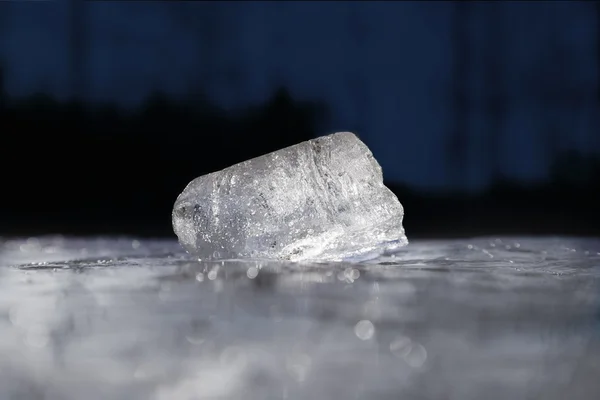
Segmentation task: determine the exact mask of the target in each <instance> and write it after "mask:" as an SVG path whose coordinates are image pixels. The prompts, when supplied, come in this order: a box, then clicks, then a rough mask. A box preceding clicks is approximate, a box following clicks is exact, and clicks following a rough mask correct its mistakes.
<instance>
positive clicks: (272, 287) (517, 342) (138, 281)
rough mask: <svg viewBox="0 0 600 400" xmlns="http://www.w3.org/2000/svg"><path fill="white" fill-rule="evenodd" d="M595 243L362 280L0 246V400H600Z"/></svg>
mask: <svg viewBox="0 0 600 400" xmlns="http://www.w3.org/2000/svg"><path fill="white" fill-rule="evenodd" d="M599 284H600V240H590V239H586V240H583V239H525V238H523V239H516V238H510V239H509V238H505V239H495V238H494V239H476V240H469V241H451V242H448V241H423V242H414V243H411V244H410V245H409V246H407V247H406V248H403V249H402V250H401V251H400V252H399V253H397V254H396V255H395V257H387V258H385V259H378V260H374V261H371V262H369V263H361V264H284V263H268V262H262V263H260V262H243V261H228V262H212V263H202V264H201V263H198V262H194V261H193V260H190V259H189V258H188V257H187V256H186V255H185V254H184V253H183V252H182V251H181V250H180V248H179V246H178V244H177V243H176V242H175V241H137V240H131V239H127V240H125V239H122V240H110V239H102V240H100V239H98V240H83V239H75V240H74V239H61V238H46V239H28V240H3V241H0V399H3V400H4V399H9V400H12V399H27V400H36V399H47V400H75V399H77V400H79V399H86V400H94V399H98V400H100V399H102V400H105V399H131V400H133V399H144V400H146V399H161V400H162V399H165V400H167V399H168V400H178V399H189V400H191V399H257V400H262V399H332V400H334V399H335V400H337V399H344V400H346V399H361V400H362V399H365V400H367V399H369V400H370V399H373V400H377V399H390V400H391V399H460V400H466V399H473V400H479V399H511V400H514V399H545V400H548V399H570V400H574V399H590V400H595V399H598V398H600V379H599V377H600V290H599V289H600V285H599Z"/></svg>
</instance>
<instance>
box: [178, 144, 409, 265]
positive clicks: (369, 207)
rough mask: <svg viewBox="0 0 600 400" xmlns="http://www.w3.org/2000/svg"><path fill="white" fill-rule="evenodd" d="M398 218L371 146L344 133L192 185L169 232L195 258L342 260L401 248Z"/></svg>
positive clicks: (399, 211) (400, 210) (395, 203)
mask: <svg viewBox="0 0 600 400" xmlns="http://www.w3.org/2000/svg"><path fill="white" fill-rule="evenodd" d="M403 214H404V210H403V208H402V205H401V204H400V202H399V201H398V199H397V198H396V196H395V195H394V194H393V193H392V192H391V191H390V190H389V189H388V188H386V187H385V186H384V184H383V176H382V172H381V167H380V166H379V164H378V163H377V161H376V160H375V159H374V158H373V155H372V153H371V151H370V150H369V149H368V147H367V146H366V145H365V144H364V143H363V142H361V141H360V140H359V139H358V138H357V137H356V136H355V135H354V134H352V133H349V132H341V133H335V134H333V135H329V136H323V137H320V138H317V139H313V140H309V141H306V142H302V143H299V144H296V145H294V146H290V147H287V148H284V149H281V150H278V151H276V152H273V153H269V154H266V155H263V156H261V157H257V158H253V159H251V160H247V161H244V162H242V163H239V164H236V165H233V166H231V167H229V168H226V169H224V170H222V171H218V172H214V173H211V174H207V175H204V176H201V177H199V178H196V179H194V180H193V181H192V182H190V184H188V186H187V187H186V188H185V189H184V191H183V192H182V193H181V194H180V195H179V197H178V198H177V201H176V202H175V206H174V209H173V229H174V231H175V233H176V234H177V236H178V238H179V241H180V243H181V244H182V245H183V247H184V248H185V249H186V250H187V251H188V252H189V253H191V254H193V255H195V256H198V257H199V258H221V259H225V258H267V259H285V260H293V261H298V260H304V259H313V260H316V259H321V260H341V259H348V258H356V257H369V256H373V255H378V254H381V253H382V252H383V251H385V250H386V249H393V248H396V247H399V246H403V245H405V244H406V243H407V240H406V236H405V234H404V229H403V227H402V217H403Z"/></svg>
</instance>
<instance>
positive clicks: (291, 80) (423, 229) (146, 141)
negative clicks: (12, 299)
mask: <svg viewBox="0 0 600 400" xmlns="http://www.w3.org/2000/svg"><path fill="white" fill-rule="evenodd" d="M599 27H600V3H599V2H574V1H566V2H376V1H370V2H359V1H353V2H326V1H323V2H316V1H315V2H291V1H286V2H283V1H269V2H259V1H253V2H227V1H213V2H191V1H190V2H183V1H182V2H166V1H165V2H161V1H154V2H116V1H115V2H108V1H107V2H101V1H83V0H63V1H25V0H22V1H5V2H0V124H1V125H0V129H1V131H0V133H1V138H2V139H1V140H2V157H1V159H0V171H2V174H3V184H2V186H1V187H2V193H3V195H2V196H0V220H1V221H2V223H1V225H0V234H5V235H12V234H16V235H21V234H23V235H29V234H43V233H65V234H137V235H151V236H162V235H170V234H171V227H170V211H171V207H172V205H173V202H174V200H175V198H176V196H177V195H178V193H179V192H181V190H182V189H183V187H184V186H185V185H186V184H187V182H189V181H190V180H191V179H193V178H194V177H196V176H198V175H201V174H204V173H207V172H211V171H214V170H217V169H220V168H224V167H226V166H228V165H231V164H233V163H235V162H239V161H242V160H244V159H247V158H250V157H254V156H257V155H261V154H264V153H266V152H269V151H273V150H276V149H278V148H281V147H283V146H287V145H291V144H294V143H297V142H299V141H302V140H306V139H310V138H312V137H315V136H320V135H324V134H328V133H332V132H334V131H342V130H344V131H345V130H349V131H353V132H355V133H357V134H358V135H359V137H360V138H361V139H362V140H363V141H364V142H365V143H367V145H368V146H369V147H370V148H371V149H372V151H373V153H374V155H375V157H376V158H377V159H378V160H379V162H380V163H381V165H382V167H383V171H384V177H385V180H386V183H387V184H388V186H390V188H392V189H393V190H394V191H395V193H396V194H397V195H398V197H399V198H400V201H401V202H402V203H403V204H404V206H405V209H406V213H407V214H406V227H407V234H408V236H409V238H410V237H448V236H472V235H480V234H573V235H598V234H600V224H599V223H598V221H600V218H598V217H599V216H600V213H599V212H598V211H597V209H598V208H599V205H600V132H599V129H598V128H599V127H600V118H599V116H600V112H599V111H600V28H599Z"/></svg>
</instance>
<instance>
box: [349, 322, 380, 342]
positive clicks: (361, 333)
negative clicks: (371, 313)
mask: <svg viewBox="0 0 600 400" xmlns="http://www.w3.org/2000/svg"><path fill="white" fill-rule="evenodd" d="M354 334H355V335H356V336H357V337H358V338H359V339H360V340H369V339H371V338H372V337H373V335H374V334H375V326H373V323H372V322H371V321H369V320H367V319H363V320H362V321H358V322H357V324H356V325H355V326H354Z"/></svg>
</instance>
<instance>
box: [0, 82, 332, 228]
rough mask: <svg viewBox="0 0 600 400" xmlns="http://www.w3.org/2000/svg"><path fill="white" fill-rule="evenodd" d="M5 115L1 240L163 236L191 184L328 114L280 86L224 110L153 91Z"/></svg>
mask: <svg viewBox="0 0 600 400" xmlns="http://www.w3.org/2000/svg"><path fill="white" fill-rule="evenodd" d="M13 103H14V104H13ZM6 114H7V117H6V118H5V119H3V121H2V123H3V126H5V127H6V128H5V129H3V156H2V157H0V171H2V173H3V190H4V193H8V194H9V195H5V196H2V197H1V198H0V220H1V221H2V226H0V234H2V233H6V232H9V233H19V232H21V233H25V234H35V233H36V232H42V233H44V232H61V233H102V232H105V233H132V234H140V235H144V234H146V235H148V234H160V235H165V234H166V235H168V234H169V233H170V232H171V227H170V212H171V208H172V206H173V202H174V201H175V199H176V197H177V195H178V194H179V193H180V192H181V190H183V188H184V187H185V185H186V184H187V183H188V182H189V181H190V180H192V179H193V178H195V177H197V176H199V175H202V174H206V173H209V172H213V171H216V170H219V169H221V168H224V167H227V166H229V165H232V164H235V163H237V162H241V161H243V160H246V159H249V158H252V157H256V156H259V155H262V154H265V153H268V152H270V151H274V150H277V149H279V148H281V147H286V146H289V145H292V144H295V143H298V142H300V141H304V140H308V139H311V138H312V137H315V136H316V135H317V131H316V126H317V125H318V124H319V123H320V122H321V120H322V118H324V117H326V116H327V109H326V107H325V106H324V105H323V104H320V103H316V102H302V101H297V100H295V99H293V98H292V97H291V96H290V94H289V93H288V92H287V90H285V89H279V90H278V91H277V92H276V93H274V95H273V96H272V97H271V98H270V99H269V101H267V102H266V103H265V104H262V105H259V106H255V107H252V108H247V109H242V110H234V111H232V112H226V111H224V110H220V109H219V108H218V107H216V106H214V105H208V106H207V107H206V108H205V109H204V110H199V106H198V104H189V103H184V102H177V101H173V100H171V99H169V98H168V97H166V96H165V95H164V94H161V93H160V92H157V93H154V94H152V95H151V96H149V97H148V99H147V101H145V102H144V104H143V106H142V107H141V108H140V109H139V110H135V111H126V110H123V109H118V108H116V107H115V106H113V105H110V104H109V105H91V104H87V105H86V106H85V107H84V106H83V105H82V104H81V103H74V102H69V103H59V102H57V101H55V100H54V99H52V98H51V97H49V96H47V95H43V94H40V95H35V96H31V97H29V98H27V99H21V100H19V101H17V100H16V99H15V100H14V101H12V102H11V103H10V104H9V105H8V109H7V113H6ZM82 128H84V129H83V130H82ZM19 229H21V231H19Z"/></svg>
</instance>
